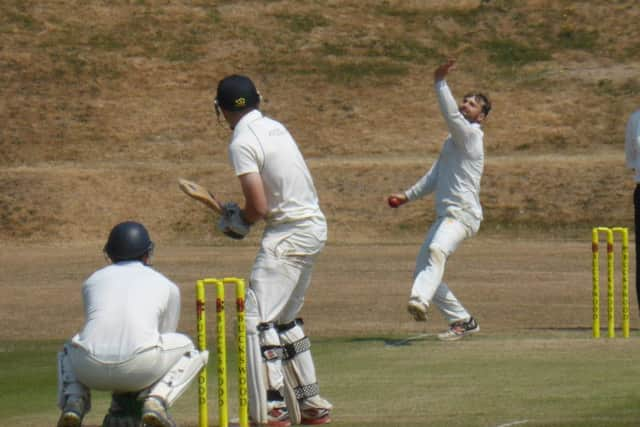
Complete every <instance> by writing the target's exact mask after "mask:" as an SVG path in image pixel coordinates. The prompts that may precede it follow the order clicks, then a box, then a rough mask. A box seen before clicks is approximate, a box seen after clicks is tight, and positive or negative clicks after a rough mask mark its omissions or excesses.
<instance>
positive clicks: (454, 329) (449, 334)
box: [438, 317, 480, 341]
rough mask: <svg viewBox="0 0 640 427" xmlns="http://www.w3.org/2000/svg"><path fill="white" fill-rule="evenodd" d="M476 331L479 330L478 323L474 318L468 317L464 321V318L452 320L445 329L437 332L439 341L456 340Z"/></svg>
mask: <svg viewBox="0 0 640 427" xmlns="http://www.w3.org/2000/svg"><path fill="white" fill-rule="evenodd" d="M476 332H480V325H479V324H478V322H477V321H476V319H474V318H473V317H470V318H469V320H467V321H466V322H465V321H464V320H458V321H457V322H453V323H452V324H451V325H449V329H448V330H447V331H445V332H442V333H441V334H438V339H439V340H441V341H457V340H459V339H462V338H464V337H466V336H467V335H471V334H475V333H476Z"/></svg>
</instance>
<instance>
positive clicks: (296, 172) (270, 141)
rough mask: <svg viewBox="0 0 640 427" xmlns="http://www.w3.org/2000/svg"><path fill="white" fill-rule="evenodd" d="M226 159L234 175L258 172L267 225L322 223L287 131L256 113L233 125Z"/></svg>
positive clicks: (304, 169) (310, 181) (299, 156)
mask: <svg viewBox="0 0 640 427" xmlns="http://www.w3.org/2000/svg"><path fill="white" fill-rule="evenodd" d="M229 159H230V161H231V165H232V166H233V168H234V170H235V174H236V175H237V176H240V175H244V174H247V173H258V174H260V176H261V178H262V182H263V185H264V190H265V194H266V197H267V205H268V213H267V216H266V218H265V220H266V222H267V225H275V224H282V223H288V222H297V221H300V220H306V219H311V220H314V221H316V222H321V223H324V222H325V218H324V215H323V213H322V211H321V210H320V206H319V203H318V196H317V193H316V188H315V186H314V183H313V179H312V177H311V173H310V172H309V169H308V168H307V165H306V163H305V161H304V158H303V157H302V154H301V153H300V150H299V149H298V145H297V144H296V142H295V140H294V139H293V137H292V136H291V134H289V131H287V129H286V128H285V127H284V126H283V125H282V124H281V123H279V122H277V121H275V120H273V119H270V118H268V117H265V116H263V114H262V113H261V112H260V111H259V110H253V111H251V112H249V113H247V114H246V115H245V116H244V117H242V119H240V121H239V122H238V123H237V124H236V126H235V128H234V130H233V136H232V139H231V143H230V144H229Z"/></svg>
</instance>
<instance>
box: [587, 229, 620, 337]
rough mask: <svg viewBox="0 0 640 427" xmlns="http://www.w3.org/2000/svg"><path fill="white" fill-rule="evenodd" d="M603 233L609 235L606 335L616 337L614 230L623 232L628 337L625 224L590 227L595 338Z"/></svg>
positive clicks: (597, 329) (598, 335)
mask: <svg viewBox="0 0 640 427" xmlns="http://www.w3.org/2000/svg"><path fill="white" fill-rule="evenodd" d="M600 233H605V235H606V238H607V335H608V336H609V338H615V336H616V331H615V263H614V243H615V240H614V233H620V237H621V239H620V240H621V246H622V248H621V270H622V333H623V336H624V337H625V338H629V232H628V229H627V228H626V227H614V228H609V227H594V228H593V229H592V230H591V248H592V267H591V270H592V282H593V286H592V289H593V290H592V293H593V327H592V330H593V331H592V332H593V337H594V338H599V337H600V259H599V241H600Z"/></svg>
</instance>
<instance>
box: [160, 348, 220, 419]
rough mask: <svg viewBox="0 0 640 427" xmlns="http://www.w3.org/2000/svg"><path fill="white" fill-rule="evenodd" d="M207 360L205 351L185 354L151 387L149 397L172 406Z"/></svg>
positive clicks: (207, 354) (207, 353)
mask: <svg viewBox="0 0 640 427" xmlns="http://www.w3.org/2000/svg"><path fill="white" fill-rule="evenodd" d="M208 360H209V352H208V351H206V350H205V351H198V350H191V351H189V352H188V353H185V354H184V356H182V357H181V358H180V359H178V361H177V362H176V363H175V365H173V366H172V367H171V369H169V371H168V372H167V373H166V374H165V375H164V376H163V377H162V378H161V379H160V380H159V381H158V382H156V383H155V384H154V385H153V386H151V388H150V389H149V396H154V397H158V398H160V399H162V401H163V402H165V404H166V405H167V407H169V406H171V405H173V403H174V402H175V401H176V400H177V399H178V398H179V397H180V396H181V395H182V393H184V391H185V390H186V388H187V387H188V386H189V384H190V383H191V381H193V379H194V378H195V377H196V375H198V373H199V372H200V370H201V369H202V368H204V367H205V366H206V365H207V361H208Z"/></svg>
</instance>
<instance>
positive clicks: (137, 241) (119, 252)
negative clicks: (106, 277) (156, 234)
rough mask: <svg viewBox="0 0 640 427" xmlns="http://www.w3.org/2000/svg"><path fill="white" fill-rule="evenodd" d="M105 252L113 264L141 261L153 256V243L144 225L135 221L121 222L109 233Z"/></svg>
mask: <svg viewBox="0 0 640 427" xmlns="http://www.w3.org/2000/svg"><path fill="white" fill-rule="evenodd" d="M104 252H105V253H106V254H107V256H108V257H109V258H110V259H111V261H113V262H118V261H126V260H133V259H140V258H142V257H143V256H144V255H147V254H149V255H151V253H152V252H153V242H152V241H151V239H150V238H149V232H147V229H146V228H144V225H142V224H140V223H137V222H134V221H126V222H121V223H120V224H118V225H116V226H115V227H113V229H112V230H111V233H109V240H107V244H106V245H104Z"/></svg>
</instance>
